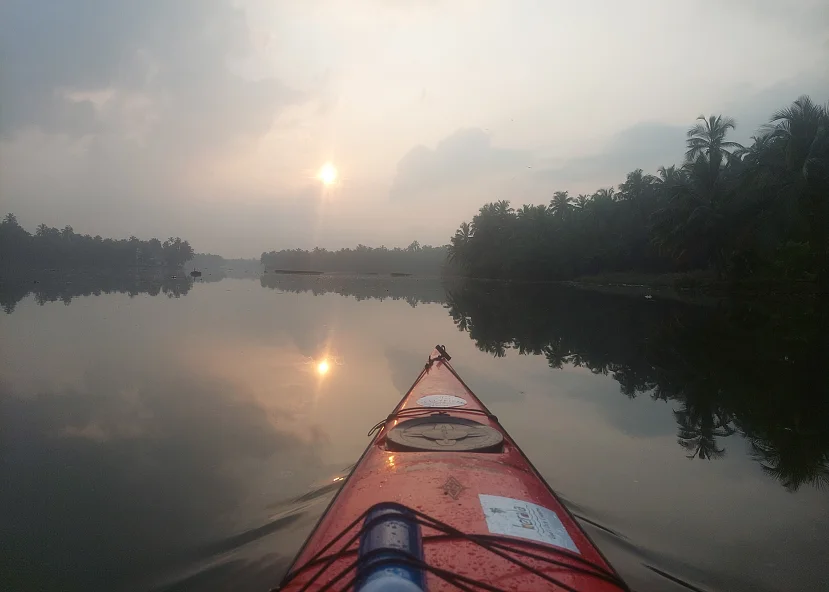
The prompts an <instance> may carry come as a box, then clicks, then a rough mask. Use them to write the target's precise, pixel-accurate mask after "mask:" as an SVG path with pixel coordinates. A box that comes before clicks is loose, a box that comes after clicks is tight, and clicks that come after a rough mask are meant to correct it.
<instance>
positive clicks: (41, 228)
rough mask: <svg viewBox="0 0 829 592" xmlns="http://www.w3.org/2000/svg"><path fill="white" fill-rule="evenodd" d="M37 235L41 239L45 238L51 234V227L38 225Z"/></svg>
mask: <svg viewBox="0 0 829 592" xmlns="http://www.w3.org/2000/svg"><path fill="white" fill-rule="evenodd" d="M35 234H36V235H37V236H39V237H44V236H46V235H47V234H49V227H48V226H46V225H45V224H38V225H37V229H36V230H35Z"/></svg>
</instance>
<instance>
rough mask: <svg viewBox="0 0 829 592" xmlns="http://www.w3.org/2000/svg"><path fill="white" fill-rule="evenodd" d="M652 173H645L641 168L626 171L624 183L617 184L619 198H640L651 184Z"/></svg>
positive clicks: (652, 179)
mask: <svg viewBox="0 0 829 592" xmlns="http://www.w3.org/2000/svg"><path fill="white" fill-rule="evenodd" d="M653 181H654V177H653V175H646V174H645V173H644V172H643V171H642V169H636V170H635V171H633V172H630V173H628V176H627V179H626V180H625V182H624V183H622V184H621V185H619V192H620V194H621V196H620V199H628V200H634V199H641V198H642V197H644V195H645V193H646V192H647V191H648V189H649V188H650V186H651V185H653Z"/></svg>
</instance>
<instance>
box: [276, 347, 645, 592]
mask: <svg viewBox="0 0 829 592" xmlns="http://www.w3.org/2000/svg"><path fill="white" fill-rule="evenodd" d="M449 360H450V357H449V355H448V354H447V353H446V350H445V349H444V348H443V347H442V346H438V347H437V349H436V350H435V351H434V352H433V353H432V355H431V356H430V357H429V359H428V362H427V364H426V367H425V368H424V369H423V370H422V371H421V373H420V376H418V378H417V380H416V381H415V383H414V384H413V385H412V387H411V388H410V389H409V392H408V393H406V395H405V396H404V397H403V399H402V400H401V401H400V403H398V404H397V407H395V408H394V411H393V412H392V413H391V414H390V415H389V416H388V417H387V418H386V419H385V420H384V421H383V422H381V423H379V424H378V425H377V426H375V429H374V430H372V432H374V431H376V435H375V436H374V439H373V440H372V441H371V444H369V446H368V448H367V449H366V451H365V452H364V453H363V455H362V456H361V457H360V460H359V461H358V462H357V464H356V465H355V467H354V470H353V471H352V472H351V474H350V475H349V476H348V478H347V479H346V480H345V482H344V484H343V487H342V489H341V490H340V491H339V493H338V494H337V496H336V497H335V498H334V499H333V500H332V502H331V504H330V505H329V506H328V508H327V509H326V511H325V513H324V514H323V516H322V518H321V519H320V521H319V522H318V523H317V525H316V527H315V528H314V530H313V532H312V533H311V535H310V536H309V538H308V540H307V541H306V542H305V544H304V545H303V547H302V548H301V549H300V551H299V553H298V555H297V557H296V558H295V559H294V562H293V564H292V565H291V567H290V569H289V570H288V572H287V574H286V575H285V577H284V579H283V581H282V583H281V584H280V586H279V588H278V590H286V591H287V590H291V591H299V590H303V591H305V590H309V591H310V590H313V591H316V592H321V591H323V590H343V591H345V590H354V591H355V592H427V591H428V592H437V591H443V590H490V591H494V592H501V591H504V590H569V591H590V592H611V591H612V592H618V591H619V590H628V587H627V586H626V585H625V583H624V582H623V581H622V579H621V578H620V577H619V575H618V574H617V573H616V572H615V571H614V570H613V568H612V567H611V566H610V565H609V563H608V562H607V560H606V559H605V558H604V557H603V556H602V554H601V553H600V552H599V550H598V549H597V548H596V546H595V545H594V544H593V543H592V541H591V540H590V539H589V538H588V537H587V535H586V534H585V533H584V531H583V530H582V529H581V528H580V527H579V525H578V524H577V523H576V520H575V519H574V518H573V516H572V514H570V512H569V511H568V510H567V508H565V507H564V504H562V503H561V501H560V500H559V499H558V497H556V494H555V493H554V492H553V491H552V489H550V487H549V485H547V483H546V482H545V481H544V479H543V478H542V477H541V475H540V474H539V473H538V471H537V470H536V469H535V467H533V466H532V464H531V463H530V461H529V460H528V459H527V457H526V456H525V455H524V453H523V452H522V451H521V449H520V448H518V445H516V444H515V442H514V441H513V440H512V438H510V436H509V434H507V432H506V431H505V430H504V428H503V427H501V424H499V423H498V419H497V418H496V417H495V416H494V415H492V414H491V413H490V412H489V410H488V409H487V408H486V406H484V404H483V403H481V402H480V401H479V400H478V398H477V397H476V396H475V395H474V394H473V393H472V391H471V390H469V388H468V387H467V386H466V384H464V382H463V380H461V378H460V376H458V374H457V373H456V372H455V370H454V369H453V368H452V366H451V365H450V364H449ZM370 433H371V432H370Z"/></svg>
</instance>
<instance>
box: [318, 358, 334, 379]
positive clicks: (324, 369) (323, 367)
mask: <svg viewBox="0 0 829 592" xmlns="http://www.w3.org/2000/svg"><path fill="white" fill-rule="evenodd" d="M330 369H331V366H329V365H328V360H321V361H320V362H318V363H317V374H319V375H320V376H323V375H325V374H328V371H329V370H330Z"/></svg>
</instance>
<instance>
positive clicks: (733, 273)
mask: <svg viewBox="0 0 829 592" xmlns="http://www.w3.org/2000/svg"><path fill="white" fill-rule="evenodd" d="M735 126H736V123H735V122H734V120H732V119H731V118H729V117H724V116H722V115H717V116H711V117H702V116H701V117H700V118H699V119H698V121H697V123H696V124H695V125H694V126H693V127H692V128H691V129H689V130H688V134H687V146H686V148H687V152H686V155H685V156H686V157H685V162H683V163H681V164H679V165H670V166H662V167H659V169H658V171H656V174H648V173H646V172H644V171H643V170H642V169H637V170H635V171H633V172H631V173H629V174H628V175H627V178H626V179H625V181H624V182H623V183H621V184H620V185H619V186H618V188H613V187H609V188H602V189H599V190H598V191H596V192H595V193H593V194H592V195H578V196H571V195H570V194H569V193H568V192H567V191H557V192H555V193H554V194H553V197H552V199H551V201H550V202H549V204H543V205H524V206H523V207H521V208H519V209H517V210H516V209H513V208H512V206H511V204H510V202H509V201H506V200H504V201H498V202H494V203H489V204H486V205H485V206H483V207H482V208H481V209H480V211H479V212H478V214H476V215H475V217H474V218H473V219H472V221H471V222H469V223H467V222H464V223H463V224H461V226H460V228H459V229H458V230H457V232H456V233H455V235H454V236H453V237H452V239H451V244H450V245H449V253H448V255H449V259H450V260H451V261H452V262H453V263H454V264H455V265H457V266H458V267H460V268H461V269H462V270H463V271H464V272H465V273H466V274H468V275H470V276H473V277H487V278H503V279H524V280H565V279H573V278H576V277H580V276H584V275H595V274H600V273H608V272H643V273H648V274H657V273H670V272H688V271H693V270H709V271H710V272H711V273H712V275H713V276H714V277H716V278H717V279H718V280H729V281H743V280H747V279H749V278H754V279H757V278H762V279H764V280H769V281H779V282H792V281H797V280H803V281H809V282H818V283H819V285H820V286H821V287H822V288H823V289H826V288H827V286H829V265H827V263H828V262H829V255H828V254H827V237H828V236H829V203H827V202H829V111H828V110H827V107H824V106H820V105H818V104H816V103H814V102H813V101H812V100H811V99H810V98H809V97H805V96H804V97H801V98H799V99H798V100H797V101H795V102H794V103H793V104H791V105H790V106H788V107H786V108H784V109H781V110H780V111H778V112H776V113H774V114H773V115H772V117H771V119H770V121H769V123H768V125H766V126H764V127H763V128H762V129H761V130H759V132H758V133H757V135H755V136H754V137H753V140H752V143H751V144H750V145H749V146H741V145H740V144H737V143H735V142H732V141H730V140H729V134H730V133H731V132H732V131H733V130H734V129H735Z"/></svg>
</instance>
